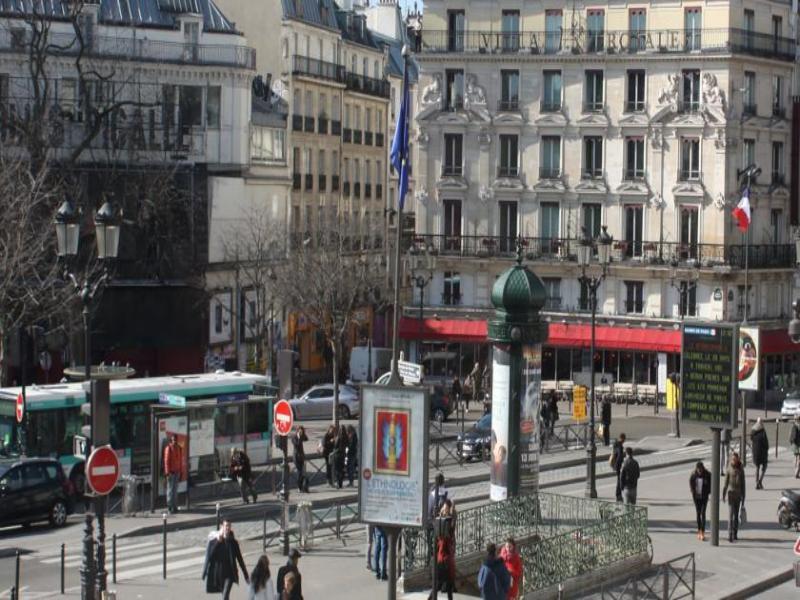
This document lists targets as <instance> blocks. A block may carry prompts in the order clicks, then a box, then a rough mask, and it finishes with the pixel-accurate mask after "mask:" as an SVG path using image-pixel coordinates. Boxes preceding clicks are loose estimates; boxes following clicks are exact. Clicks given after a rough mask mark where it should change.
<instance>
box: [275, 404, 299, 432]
mask: <svg viewBox="0 0 800 600" xmlns="http://www.w3.org/2000/svg"><path fill="white" fill-rule="evenodd" d="M272 422H273V424H274V425H275V433H277V434H278V435H289V432H290V431H291V430H292V425H294V415H292V405H291V404H289V403H288V402H287V401H286V400H278V402H277V403H276V404H275V411H274V415H273V419H272Z"/></svg>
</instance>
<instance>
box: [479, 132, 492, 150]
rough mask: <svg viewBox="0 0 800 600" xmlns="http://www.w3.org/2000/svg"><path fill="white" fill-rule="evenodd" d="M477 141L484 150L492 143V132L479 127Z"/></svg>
mask: <svg viewBox="0 0 800 600" xmlns="http://www.w3.org/2000/svg"><path fill="white" fill-rule="evenodd" d="M478 143H479V144H480V146H481V150H486V148H488V147H489V145H490V144H491V143H492V134H491V133H489V130H488V129H481V131H480V133H479V134H478Z"/></svg>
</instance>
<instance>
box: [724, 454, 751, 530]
mask: <svg viewBox="0 0 800 600" xmlns="http://www.w3.org/2000/svg"><path fill="white" fill-rule="evenodd" d="M744 496H745V485H744V467H743V466H742V461H741V460H740V459H739V453H738V452H734V453H733V454H732V455H731V463H730V465H728V469H727V472H726V473H725V487H723V488H722V499H723V501H724V500H726V499H727V501H728V510H729V513H728V514H729V516H728V541H729V542H731V543H733V542H734V541H735V540H738V539H739V517H740V511H741V513H742V515H743V516H745V519H746V518H747V517H746V515H747V512H746V511H745V510H744Z"/></svg>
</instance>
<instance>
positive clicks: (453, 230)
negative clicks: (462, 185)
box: [442, 200, 461, 250]
mask: <svg viewBox="0 0 800 600" xmlns="http://www.w3.org/2000/svg"><path fill="white" fill-rule="evenodd" d="M442 206H443V207H444V231H443V232H442V233H443V234H444V235H445V237H447V238H449V240H448V241H449V242H453V241H455V242H456V243H458V240H457V239H455V240H454V239H453V238H459V237H460V236H461V200H445V201H444V202H443V203H442ZM452 249H458V248H451V247H449V246H448V250H452Z"/></svg>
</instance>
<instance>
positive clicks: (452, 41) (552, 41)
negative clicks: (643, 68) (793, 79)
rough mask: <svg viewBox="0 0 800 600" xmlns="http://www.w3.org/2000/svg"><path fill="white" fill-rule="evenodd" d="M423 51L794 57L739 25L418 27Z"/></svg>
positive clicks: (782, 44)
mask: <svg viewBox="0 0 800 600" xmlns="http://www.w3.org/2000/svg"><path fill="white" fill-rule="evenodd" d="M420 52H421V53H423V54H442V53H478V54H495V53H496V54H502V53H508V52H518V53H525V54H562V53H563V54H577V55H583V54H596V53H598V52H606V53H608V54H621V53H653V54H697V53H701V54H747V55H750V56H761V57H765V58H772V59H778V60H783V61H790V62H791V61H793V60H794V56H795V41H794V40H793V39H792V38H785V37H775V36H772V35H769V34H765V33H753V32H749V31H746V30H744V29H735V28H710V29H638V30H635V31H633V32H632V31H630V30H628V29H623V30H614V31H597V30H594V31H589V30H586V29H583V28H578V29H577V30H575V31H574V32H573V31H569V30H566V29H565V30H563V31H558V32H552V31H551V32H548V31H522V32H519V33H514V34H509V33H502V32H501V31H458V32H449V31H447V30H428V29H423V31H422V40H421V44H420Z"/></svg>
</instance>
